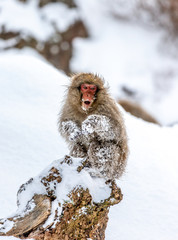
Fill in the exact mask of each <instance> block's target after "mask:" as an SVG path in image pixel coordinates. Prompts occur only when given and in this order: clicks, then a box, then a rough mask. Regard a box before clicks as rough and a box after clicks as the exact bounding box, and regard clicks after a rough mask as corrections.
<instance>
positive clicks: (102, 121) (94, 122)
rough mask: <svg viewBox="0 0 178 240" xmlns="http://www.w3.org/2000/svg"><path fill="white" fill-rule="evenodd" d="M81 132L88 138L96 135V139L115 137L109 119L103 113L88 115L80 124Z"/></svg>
mask: <svg viewBox="0 0 178 240" xmlns="http://www.w3.org/2000/svg"><path fill="white" fill-rule="evenodd" d="M82 134H83V135H84V136H86V137H87V138H89V139H90V140H92V139H94V138H96V137H97V139H98V140H113V139H114V138H115V133H114V128H113V127H112V125H111V123H110V119H109V118H108V117H106V116H103V115H90V116H89V117H88V118H87V119H86V120H85V121H84V122H83V124H82Z"/></svg>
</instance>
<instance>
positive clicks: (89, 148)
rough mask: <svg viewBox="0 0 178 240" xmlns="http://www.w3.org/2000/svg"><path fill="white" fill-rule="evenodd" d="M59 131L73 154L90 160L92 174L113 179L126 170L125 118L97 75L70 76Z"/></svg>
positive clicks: (88, 161)
mask: <svg viewBox="0 0 178 240" xmlns="http://www.w3.org/2000/svg"><path fill="white" fill-rule="evenodd" d="M59 131H60V133H61V135H62V136H63V137H64V138H65V139H66V141H67V142H68V144H69V147H70V155H71V156H73V157H81V158H85V159H86V160H87V163H88V166H90V169H91V171H90V173H91V175H92V176H98V177H104V178H105V179H107V180H114V179H116V178H119V177H120V176H121V175H122V173H123V172H124V169H125V165H126V160H127V155H128V145H127V134H126V129H125V125H124V121H123V118H122V115H121V113H120V111H119V109H118V106H117V104H116V103H115V101H114V100H113V99H112V98H111V97H110V95H109V93H108V89H107V88H105V87H104V80H102V79H101V78H100V77H99V76H98V75H94V74H91V73H81V74H77V75H74V76H73V77H72V78H71V84H70V86H69V89H68V93H67V96H66V100H65V103H64V106H63V108H62V111H61V114H60V118H59ZM92 171H93V172H92Z"/></svg>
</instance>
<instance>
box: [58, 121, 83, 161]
mask: <svg viewBox="0 0 178 240" xmlns="http://www.w3.org/2000/svg"><path fill="white" fill-rule="evenodd" d="M59 131H60V133H61V135H62V136H63V137H65V138H66V140H67V142H68V144H69V148H70V155H71V156H73V157H81V158H83V157H86V154H87V150H86V148H85V146H84V145H83V143H82V132H81V129H80V128H79V127H78V126H77V124H76V123H75V122H74V121H71V120H70V121H63V122H61V125H60V128H59Z"/></svg>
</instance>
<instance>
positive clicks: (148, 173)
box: [0, 0, 178, 240]
mask: <svg viewBox="0 0 178 240" xmlns="http://www.w3.org/2000/svg"><path fill="white" fill-rule="evenodd" d="M76 3H77V4H78V5H79V10H78V16H80V17H81V18H82V19H83V20H84V21H85V23H86V25H87V27H88V28H89V31H90V36H91V37H90V39H86V40H81V39H76V40H74V46H75V52H74V56H73V59H72V62H71V67H72V69H73V70H74V71H80V72H81V71H84V72H87V71H91V72H94V73H99V74H100V75H103V77H104V78H105V79H106V80H107V81H108V82H109V85H110V92H111V93H112V95H113V96H114V97H115V98H116V99H117V98H119V97H125V95H124V93H123V91H122V87H123V86H127V87H129V88H130V89H131V90H134V91H136V96H135V100H137V101H138V102H140V103H142V105H143V106H144V107H145V108H146V109H147V110H149V112H150V113H152V114H153V115H154V116H155V117H156V118H157V119H158V120H159V121H160V123H161V124H163V125H164V126H163V127H160V126H157V125H154V124H151V123H146V122H144V121H142V120H140V119H136V118H134V117H133V116H131V115H129V114H126V113H125V112H124V111H123V114H124V118H125V120H126V127H127V132H128V136H129V147H130V155H129V159H128V165H127V168H126V172H125V174H124V176H123V177H122V178H121V179H120V180H119V181H118V182H117V183H118V185H119V186H120V187H121V189H122V192H123V194H124V199H123V201H121V203H119V204H118V205H117V206H113V207H111V208H110V212H109V222H108V226H107V229H106V240H113V239H116V240H117V239H124V240H130V239H131V238H132V239H133V240H141V239H145V240H155V239H160V240H167V239H169V240H175V239H178V230H177V225H178V214H177V213H178V192H177V189H178V176H177V172H178V161H177V160H178V148H177V139H178V124H176V122H178V111H177V102H178V95H177V92H178V80H177V79H178V71H177V58H172V57H171V56H170V55H169V54H168V52H169V48H171V46H169V45H166V43H165V42H164V38H163V37H164V32H163V31H162V30H160V29H151V28H146V27H145V28H143V27H141V26H138V25H136V24H133V23H127V22H121V21H120V22H119V21H118V22H117V21H116V20H115V19H113V18H112V17H111V16H110V15H109V12H108V11H107V9H106V6H104V5H103V4H102V3H103V1H96V0H90V1H82V0H76ZM54 6H56V11H55V12H54V15H53V14H52V12H53V11H54V8H55V7H54ZM57 6H58V7H57ZM59 6H60V9H59ZM125 6H126V5H125ZM0 9H1V14H0V22H1V23H5V24H6V27H7V29H9V30H23V31H24V36H26V35H28V34H32V35H34V36H35V37H37V38H38V39H39V40H45V39H46V38H48V37H49V36H50V35H51V34H52V33H53V27H52V24H51V22H50V21H57V20H56V19H57V11H58V10H59V11H61V17H62V20H61V21H59V22H56V24H57V27H58V28H59V29H60V28H61V29H65V27H67V26H68V24H70V23H71V22H72V19H76V18H77V13H75V11H73V12H71V13H67V12H65V11H67V9H66V8H65V7H64V5H53V4H52V5H50V6H49V7H47V6H46V7H44V8H43V9H42V11H41V12H39V10H38V9H37V7H36V3H35V1H29V2H28V8H27V7H26V5H25V4H23V3H20V2H18V1H15V0H1V2H0ZM129 10H130V9H129V8H128V9H127V7H125V9H124V11H125V12H127V11H129ZM125 12H124V13H125ZM63 13H66V14H65V16H66V22H65V21H64V15H63ZM91 13H92V17H91ZM45 14H46V15H45ZM19 16H20V18H19ZM29 16H30V18H29ZM32 16H33V17H32ZM43 16H45V17H46V19H43V21H42V17H43ZM19 19H20V20H19ZM21 19H23V21H22V20H21ZM29 19H30V20H29ZM59 19H60V17H59ZM34 25H35V27H34ZM13 41H15V40H13ZM6 44H7V42H6ZM8 44H9V45H11V42H9V43H8ZM3 45H4V42H3V41H0V46H3ZM29 54H30V55H31V56H28V55H29ZM68 83H69V81H68V78H67V77H66V76H65V75H64V74H63V73H62V72H60V71H58V70H56V69H55V68H54V67H52V66H51V65H49V64H47V63H46V61H45V60H44V59H42V58H41V57H39V55H38V54H36V53H35V52H34V51H32V50H29V49H25V50H23V51H18V50H11V51H8V52H7V53H2V52H1V56H0V103H1V104H0V116H1V117H0V133H1V134H0V193H1V197H0V218H3V217H7V216H10V215H12V213H13V212H15V211H16V209H17V206H16V200H17V196H16V193H17V191H18V189H19V187H20V185H21V184H23V183H25V182H26V181H28V180H29V179H30V178H31V177H34V178H35V179H38V175H39V173H40V172H41V171H42V170H43V169H44V168H46V166H50V164H53V161H54V160H55V159H61V158H63V156H64V155H65V154H66V153H68V148H67V146H66V143H65V142H64V140H63V139H62V137H60V135H59V134H58V130H57V118H58V113H59V111H60V107H61V105H62V99H63V95H64V93H65V90H66V87H65V86H66V85H68ZM173 123H174V124H173ZM171 124H173V126H172V127H166V126H165V125H171ZM77 161H78V160H77V159H76V160H75V162H74V165H73V171H74V169H75V168H76V166H77V164H78V162H77ZM48 168H49V167H47V168H46V169H48ZM44 171H46V170H43V171H42V172H41V173H43V172H44ZM68 173H69V168H68V166H67V165H64V169H63V176H64V185H61V186H60V188H61V189H58V190H57V191H58V195H59V198H60V199H61V200H60V201H62V199H65V198H66V192H67V191H69V190H70V189H72V186H73V184H79V183H81V184H83V185H84V186H85V187H90V191H91V193H92V195H93V197H94V199H95V201H99V200H100V199H101V198H102V197H103V198H104V197H106V196H107V194H109V192H108V189H103V188H104V186H103V181H102V180H101V179H98V180H96V181H95V180H93V179H92V178H91V177H90V175H89V174H88V173H87V172H85V171H84V172H83V171H82V172H81V174H79V176H75V175H74V179H73V181H72V179H70V181H69V179H68V177H67V176H68ZM86 180H87V181H88V185H85V184H86V183H85V181H86ZM34 183H36V184H34V185H33V188H32V189H31V190H30V191H29V195H22V196H21V199H19V200H20V202H21V203H23V204H22V205H21V206H22V208H23V207H24V204H25V202H26V201H27V199H28V197H30V196H32V195H33V193H34V191H37V189H36V187H37V186H39V185H38V183H37V182H34ZM102 186H103V188H102ZM38 191H40V192H41V193H42V192H43V189H42V186H41V187H40V189H38ZM61 193H62V194H61ZM103 193H105V194H106V195H103ZM56 205H57V202H53V206H52V208H53V209H55V208H56ZM52 219H53V216H52V215H51V217H50V218H49V220H48V222H46V225H47V224H48V223H49V222H50V221H52ZM9 227H10V226H9ZM6 239H7V240H14V239H16V238H14V237H1V240H6Z"/></svg>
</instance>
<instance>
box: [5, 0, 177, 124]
mask: <svg viewBox="0 0 178 240" xmlns="http://www.w3.org/2000/svg"><path fill="white" fill-rule="evenodd" d="M177 36H178V1H176V0H164V1H163V0H112V1H107V0H85V1H83V0H1V1H0V55H1V56H3V55H8V54H12V53H13V54H18V55H19V54H22V55H33V56H36V57H37V58H40V59H42V60H43V61H47V62H49V63H50V64H52V65H53V66H55V67H56V68H57V69H59V70H61V71H63V72H64V73H66V74H67V75H70V74H71V73H75V72H83V71H84V72H94V73H98V74H100V75H102V76H103V77H104V78H105V79H106V80H107V82H108V83H109V85H110V90H111V93H112V95H113V96H114V98H115V99H116V100H118V101H119V100H120V103H121V104H122V105H123V107H124V108H125V109H126V110H127V111H130V112H132V113H133V114H135V115H138V116H140V117H143V118H144V117H145V115H147V120H148V121H152V122H155V123H158V124H160V125H164V126H172V125H174V124H175V123H177V122H178V108H177V103H178V68H177V65H178V39H177ZM32 71H33V69H32ZM143 115H144V116H143ZM145 118H146V117H145Z"/></svg>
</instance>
